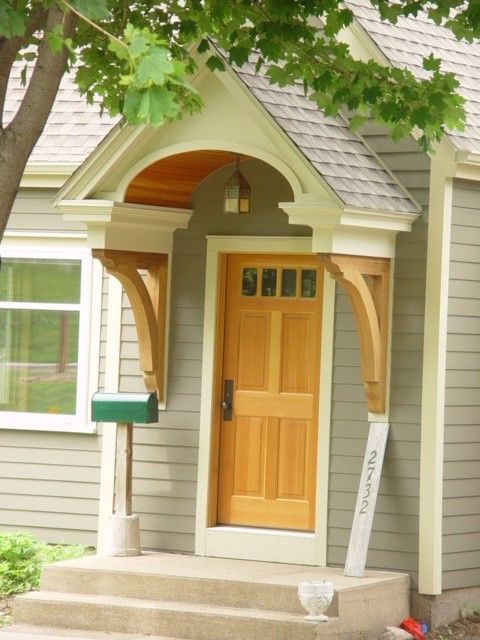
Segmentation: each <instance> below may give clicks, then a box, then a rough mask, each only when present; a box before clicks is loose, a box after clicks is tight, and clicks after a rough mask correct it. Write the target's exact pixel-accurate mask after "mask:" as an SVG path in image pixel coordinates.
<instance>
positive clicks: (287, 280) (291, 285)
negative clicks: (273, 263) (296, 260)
mask: <svg viewBox="0 0 480 640" xmlns="http://www.w3.org/2000/svg"><path fill="white" fill-rule="evenodd" d="M296 293H297V271H296V270H295V269H283V270H282V296H283V297H284V298H294V297H295V295H296Z"/></svg>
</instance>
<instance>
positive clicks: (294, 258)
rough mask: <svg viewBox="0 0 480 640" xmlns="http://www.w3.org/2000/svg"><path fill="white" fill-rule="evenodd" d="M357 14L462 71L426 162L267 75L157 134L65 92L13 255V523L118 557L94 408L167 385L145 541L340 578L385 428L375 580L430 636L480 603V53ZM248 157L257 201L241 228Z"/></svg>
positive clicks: (137, 453)
mask: <svg viewBox="0 0 480 640" xmlns="http://www.w3.org/2000/svg"><path fill="white" fill-rule="evenodd" d="M349 4H350V5H351V6H352V8H353V9H354V12H355V15H356V19H355V21H354V23H353V25H352V26H351V27H350V28H349V29H348V30H347V31H346V32H345V34H344V36H343V37H344V38H345V39H346V40H347V41H349V42H350V44H351V46H352V50H353V51H354V52H355V54H356V55H358V56H365V57H374V58H375V59H377V60H381V61H382V62H383V63H385V64H396V65H405V64H406V65H409V66H410V67H411V68H412V69H414V70H415V71H416V72H418V73H421V58H422V57H423V56H424V55H427V54H428V53H429V52H431V51H433V52H434V53H435V55H437V56H439V57H441V58H443V60H444V63H443V64H444V68H445V69H446V70H451V71H454V72H455V73H456V74H457V76H458V78H459V80H460V83H461V92H462V94H463V95H464V96H465V97H466V98H467V100H468V103H467V115H468V122H467V126H466V128H465V131H464V132H461V133H457V132H456V133H454V134H449V135H448V136H446V138H445V140H443V141H442V143H441V144H439V145H438V148H437V149H436V152H435V154H434V155H432V156H431V157H429V156H427V155H425V154H423V153H422V152H420V150H419V148H418V146H417V145H416V142H415V141H414V140H413V139H405V140H402V141H401V142H399V143H393V142H392V141H391V140H390V139H389V138H388V137H387V136H386V134H385V132H384V131H383V130H382V129H381V128H380V127H378V126H375V125H368V126H366V127H364V129H363V130H362V132H361V134H356V133H352V132H351V131H349V129H348V126H347V124H346V122H345V121H344V120H343V119H342V117H340V116H339V117H335V118H327V117H324V116H323V115H322V114H321V113H319V112H318V111H317V110H316V108H315V107H314V106H313V105H312V104H311V103H310V102H309V101H308V100H307V99H306V98H305V97H304V96H303V93H302V90H301V88H297V87H287V88H284V89H280V88H278V87H276V86H270V85H269V84H268V82H267V81H266V80H265V79H264V78H263V77H262V76H259V75H256V74H255V72H254V67H253V65H246V66H245V67H243V68H242V69H229V70H227V71H226V72H225V73H211V72H210V71H208V70H207V69H206V68H205V67H203V66H200V67H199V72H198V74H197V76H196V77H195V79H194V84H195V86H196V87H197V89H198V91H199V92H200V94H201V95H202V98H203V100H204V104H205V106H204V108H203V110H202V112H201V113H199V114H196V115H193V116H189V117H185V118H184V119H183V120H181V121H179V122H173V123H170V124H168V125H165V126H163V127H161V128H160V129H158V130H156V131H154V130H152V129H150V128H147V127H142V126H140V127H135V128H133V127H129V126H125V125H122V124H121V123H117V124H115V123H113V122H111V121H108V120H105V119H100V118H99V116H98V113H97V111H96V110H95V109H93V108H87V107H85V106H84V105H83V103H81V102H80V101H79V100H78V98H77V96H76V94H75V92H74V90H73V89H72V87H71V86H70V85H69V83H68V80H65V81H64V83H63V84H62V89H61V91H60V94H59V99H58V101H57V103H56V106H55V109H54V111H53V113H52V116H51V118H50V121H49V124H48V125H47V128H46V130H45V133H44V135H43V137H42V139H41V140H40V143H39V145H38V146H37V148H36V150H35V151H34V154H33V156H32V159H31V163H30V164H29V166H28V167H27V171H26V173H25V177H24V181H23V183H22V188H21V191H20V193H19V196H18V199H17V203H16V205H15V208H14V211H13V214H12V216H11V219H10V224H9V227H8V231H7V233H6V235H5V239H4V242H3V248H2V258H3V260H4V265H3V266H2V278H5V280H4V281H3V282H4V284H2V288H1V289H0V292H1V294H2V300H1V301H0V310H1V311H0V313H1V316H0V317H1V325H0V326H1V327H2V329H1V331H2V333H3V335H5V336H6V340H5V341H3V345H4V346H3V347H2V348H3V349H4V350H5V351H4V354H2V360H3V363H2V365H1V366H2V370H1V373H0V394H2V396H3V398H4V399H3V401H2V402H3V403H4V404H5V405H6V407H5V410H4V411H2V412H0V427H1V430H0V443H1V447H0V455H1V456H2V457H1V462H2V464H1V466H0V494H1V498H0V525H1V527H2V529H28V530H31V531H32V532H34V533H37V534H38V535H40V536H42V537H43V538H46V539H47V540H49V541H52V542H53V541H65V542H74V541H75V542H82V543H86V544H96V541H97V531H98V529H100V533H99V540H100V543H101V539H102V538H101V536H102V532H103V529H104V525H105V519H106V518H107V517H108V515H109V514H110V513H111V510H112V504H113V493H114V487H113V471H114V463H115V457H114V456H115V427H114V425H104V426H103V427H101V426H99V425H95V424H93V423H92V422H91V419H90V417H89V415H88V404H89V398H90V397H91V395H92V393H93V392H94V391H95V390H96V389H97V388H100V389H106V390H109V391H115V390H120V391H142V390H144V389H145V385H147V387H148V388H155V389H157V391H158V394H159V400H160V419H159V423H158V425H155V426H152V425H147V426H139V427H136V428H135V434H134V437H135V444H134V510H135V512H137V513H139V514H140V519H141V526H142V544H143V546H144V547H145V548H149V549H162V550H167V551H172V552H185V553H192V552H194V553H195V554H197V555H198V556H215V557H222V558H242V559H247V560H251V561H256V560H260V561H271V562H280V563H290V564H292V565H295V564H300V565H311V566H320V567H322V566H341V565H343V564H344V562H345V557H346V551H347V546H348V540H349V534H350V530H351V526H352V520H353V515H354V508H355V499H356V494H357V489H358V482H359V476H360V471H361V466H362V460H363V454H364V451H365V443H366V437H367V434H368V429H369V424H370V423H371V422H377V421H384V422H388V423H389V424H390V431H389V439H388V445H387V452H386V458H385V463H384V467H383V473H382V480H381V484H380V492H379V497H378V502H377V508H376V515H375V519H374V524H373V531H372V537H371V542H370V548H369V553H368V559H367V565H368V567H369V568H370V569H375V570H380V571H399V572H404V573H408V574H409V575H410V577H411V580H412V587H413V590H412V593H413V600H412V602H413V610H414V612H419V615H420V613H421V615H424V616H425V617H429V618H430V619H432V620H434V621H436V622H439V621H440V622H443V621H447V620H448V619H450V618H452V617H455V616H456V615H457V613H458V611H459V607H460V606H461V605H462V604H463V603H465V602H475V601H477V602H478V599H479V597H480V544H479V542H480V490H479V488H478V478H479V477H480V417H479V405H480V400H479V389H480V324H479V321H478V317H479V315H480V288H479V287H480V284H479V283H480V253H479V244H480V222H479V220H478V215H479V210H480V100H478V97H477V93H476V91H477V83H478V78H479V76H480V47H479V46H478V45H467V44H465V43H461V42H457V41H456V40H455V39H454V37H453V36H452V35H451V34H450V33H449V32H448V31H446V30H444V29H442V28H440V27H437V26H435V25H433V24H431V23H429V22H428V21H426V20H424V19H422V18H417V19H414V18H408V19H402V20H400V21H399V23H398V25H395V26H394V25H388V24H384V23H382V22H380V20H379V19H378V17H377V14H376V12H375V10H374V9H373V8H369V7H367V6H366V5H365V3H363V2H362V1H361V0H354V1H352V2H350V3H349ZM14 99H15V92H12V100H14ZM12 107H13V105H12ZM237 161H238V162H239V165H240V169H241V172H242V174H243V175H244V177H245V179H246V180H247V182H248V184H249V186H250V210H249V212H248V213H224V193H225V185H226V183H227V181H228V180H229V178H230V177H231V176H232V173H233V171H234V169H235V164H236V162H237ZM52 202H53V203H54V204H53V203H52ZM92 248H93V249H95V255H96V256H97V258H98V259H95V260H92V258H91V252H90V249H92ZM102 264H103V266H104V269H102ZM144 271H146V272H148V273H149V274H150V277H151V279H152V282H155V283H156V285H155V286H156V288H155V287H153V288H152V287H151V286H150V287H149V288H147V287H145V284H144V279H142V277H141V275H140V274H141V273H143V272H144ZM4 274H5V275H4ZM109 274H110V275H109ZM20 275H21V276H22V278H21V282H22V283H23V284H21V285H20V284H19V276H20ZM66 280H67V281H68V283H69V289H68V291H66V290H65V287H64V286H63V285H62V284H59V283H61V282H63V283H64V282H65V281H66ZM52 283H53V284H52ZM122 284H123V287H124V288H125V290H126V291H128V292H129V294H130V295H129V297H127V296H126V295H125V293H124V291H123V288H122ZM70 287H71V288H70ZM130 303H131V305H132V306H130ZM15 316H17V318H15ZM35 316H37V318H36V317H35ZM37 319H38V323H37ZM135 321H136V322H135ZM40 322H43V323H44V324H43V325H42V324H40ZM47 325H48V327H47ZM136 325H137V326H136ZM46 327H47V328H46ZM139 329H140V333H137V331H138V330H139ZM47 336H48V337H49V338H50V339H51V340H52V344H53V347H52V349H50V355H49V356H47V355H45V352H46V351H48V349H47V347H46V346H45V344H44V342H45V340H46V338H47ZM32 344H35V345H36V346H35V348H33V347H32V346H31V345H32ZM52 350H53V355H52ZM77 350H78V358H76V357H75V356H76V353H77ZM37 352H40V353H41V354H42V356H41V357H40V356H38V355H33V356H32V353H34V354H37ZM29 357H30V358H31V362H30V364H29V365H28V366H27V364H26V363H28V362H29V360H28V359H27V358H29ZM45 360H47V362H45ZM35 365H36V366H35ZM230 380H232V381H233V383H232V384H233V390H234V393H233V409H232V416H229V409H230V407H229V405H230V397H226V396H225V394H228V393H229V386H228V385H229V384H230V383H229V382H228V381H230ZM29 385H32V386H31V389H33V390H34V391H33V392H30V391H29V392H28V393H27V391H28V389H29ZM59 398H61V402H60V400H59ZM222 401H223V402H225V403H226V404H225V406H224V408H223V409H222V408H221V404H222ZM232 418H233V419H232ZM98 514H100V525H98Z"/></svg>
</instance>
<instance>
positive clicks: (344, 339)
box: [328, 221, 426, 580]
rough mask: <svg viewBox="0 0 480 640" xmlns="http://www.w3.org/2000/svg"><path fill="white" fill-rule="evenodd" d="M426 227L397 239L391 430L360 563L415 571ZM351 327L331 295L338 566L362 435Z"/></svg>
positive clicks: (331, 528)
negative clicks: (367, 547) (368, 537)
mask: <svg viewBox="0 0 480 640" xmlns="http://www.w3.org/2000/svg"><path fill="white" fill-rule="evenodd" d="M425 265H426V225H425V224H424V223H423V222H422V221H420V222H417V223H415V224H414V226H413V230H412V232H411V233H410V234H406V233H405V234H400V235H399V236H398V239H397V248H396V260H395V274H394V292H393V294H394V303H393V326H392V358H391V394H390V420H391V424H390V432H389V437H388V444H387V451H386V458H385V464H384V468H383V474H382V480H381V483H380V490H379V497H378V502H377V509H376V514H375V519H374V523H373V530H372V538H371V543H370V550H369V553H368V558H367V564H368V566H369V567H371V568H379V569H398V570H402V571H408V572H410V573H411V574H412V575H413V577H414V580H415V574H416V571H417V566H418V495H419V487H418V478H419V458H420V417H421V368H422V349H423V312H424V297H425ZM357 345H358V341H357V336H356V331H355V323H354V320H353V317H352V314H351V311H350V308H349V305H348V301H347V299H346V297H345V296H344V295H343V294H342V293H340V292H339V291H338V290H337V300H336V316H335V342H334V363H333V401H332V439H331V468H330V495H329V520H328V562H329V563H332V564H343V563H344V562H345V557H346V550H347V546H348V539H349V533H350V529H351V525H352V520H353V509H354V506H355V500H356V494H357V489H358V481H359V477H360V472H361V468H362V462H363V455H364V451H365V444H366V438H367V436H368V424H367V410H366V406H365V400H364V394H363V385H362V382H361V377H360V365H359V352H358V346H357Z"/></svg>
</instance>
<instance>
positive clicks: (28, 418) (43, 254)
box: [0, 232, 102, 433]
mask: <svg viewBox="0 0 480 640" xmlns="http://www.w3.org/2000/svg"><path fill="white" fill-rule="evenodd" d="M0 255H1V256H2V258H11V257H16V258H25V259H29V258H49V259H56V258H58V259H62V258H68V259H74V260H80V261H81V288H80V301H79V303H78V304H65V305H64V304H56V303H26V304H23V303H9V302H0V308H4V309H5V308H10V309H12V308H16V309H19V308H21V307H23V308H29V309H32V308H38V309H47V308H48V309H49V310H55V309H56V308H58V309H60V308H61V309H62V310H64V309H67V308H70V307H71V308H72V310H79V311H80V324H79V337H78V365H77V399H76V412H75V415H66V414H58V415H56V414H50V413H28V412H15V411H0V429H18V430H30V431H59V432H65V433H95V431H96V424H95V423H93V422H92V421H91V416H90V398H91V395H92V394H93V392H94V391H96V389H97V386H98V369H99V350H100V319H101V293H102V284H101V283H102V269H101V267H100V266H99V265H97V264H95V263H94V261H93V259H92V257H91V254H90V250H89V249H87V248H86V246H85V235H84V234H78V235H74V234H72V235H69V236H68V238H67V237H65V235H59V234H53V233H52V234H51V235H50V234H45V232H42V233H39V234H34V233H33V234H31V235H27V234H21V235H20V234H15V233H7V234H5V238H4V242H3V246H2V249H1V251H0ZM85 345H89V348H88V349H86V348H85Z"/></svg>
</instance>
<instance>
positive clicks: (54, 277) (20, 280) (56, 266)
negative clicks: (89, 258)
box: [0, 258, 81, 304]
mask: <svg viewBox="0 0 480 640" xmlns="http://www.w3.org/2000/svg"><path fill="white" fill-rule="evenodd" d="M80 269H81V262H80V260H66V259H65V260H48V259H46V258H45V259H44V258H38V259H33V258H32V259H30V258H29V259H26V258H4V259H3V260H2V266H1V267H0V300H4V301H7V302H54V303H62V302H65V303H70V304H77V303H79V302H80Z"/></svg>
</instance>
